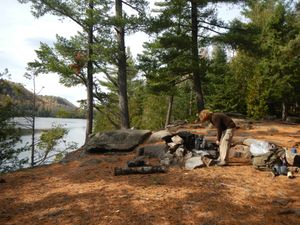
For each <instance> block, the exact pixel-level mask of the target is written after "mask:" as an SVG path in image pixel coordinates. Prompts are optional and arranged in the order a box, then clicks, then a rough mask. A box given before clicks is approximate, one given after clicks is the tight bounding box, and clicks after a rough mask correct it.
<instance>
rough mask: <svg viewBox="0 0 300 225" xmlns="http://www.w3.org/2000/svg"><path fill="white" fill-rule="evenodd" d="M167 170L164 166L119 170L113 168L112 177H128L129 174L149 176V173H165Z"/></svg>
mask: <svg viewBox="0 0 300 225" xmlns="http://www.w3.org/2000/svg"><path fill="white" fill-rule="evenodd" d="M166 172H167V168H166V167H164V166H142V167H129V168H119V167H115V169H114V175H115V176H120V175H129V174H150V173H166Z"/></svg>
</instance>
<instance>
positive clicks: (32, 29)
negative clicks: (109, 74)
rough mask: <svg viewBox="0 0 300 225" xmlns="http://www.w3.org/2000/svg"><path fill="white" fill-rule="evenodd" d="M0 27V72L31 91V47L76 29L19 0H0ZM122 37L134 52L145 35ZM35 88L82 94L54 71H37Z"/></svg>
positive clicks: (71, 96) (231, 11)
mask: <svg viewBox="0 0 300 225" xmlns="http://www.w3.org/2000/svg"><path fill="white" fill-rule="evenodd" d="M220 13H221V17H222V18H227V20H231V19H232V18H234V17H237V16H239V12H238V10H237V8H236V7H222V10H221V11H220ZM0 27H1V31H0V72H4V70H5V69H6V68H7V69H8V70H9V72H10V74H11V80H12V81H14V82H17V83H22V84H23V85H24V86H25V87H26V88H27V89H28V90H31V91H32V89H33V84H32V81H30V80H28V79H26V78H25V77H24V74H25V73H26V72H27V71H26V67H27V63H28V62H32V61H34V60H35V59H36V54H35V50H37V49H39V46H40V42H43V43H47V44H49V45H51V44H52V43H53V42H54V41H55V40H56V34H58V35H60V36H63V37H66V38H68V37H70V36H73V35H75V34H76V33H77V31H78V30H80V28H79V27H78V26H77V25H76V24H75V23H74V22H71V21H70V20H64V21H63V22H62V21H60V20H59V19H58V17H55V16H51V15H45V16H43V17H40V18H38V19H37V18H35V17H34V16H33V15H32V14H31V12H30V5H29V4H20V3H19V2H18V1H17V0H0ZM125 41H126V45H127V46H129V47H130V49H131V52H132V54H133V56H136V55H137V54H138V53H141V52H142V44H143V42H144V41H147V36H146V35H145V34H142V33H138V34H136V35H133V36H130V37H126V40H125ZM36 90H37V91H40V94H41V95H54V96H60V97H63V98H66V99H67V100H69V101H70V102H71V103H73V104H74V105H76V106H79V104H78V102H77V101H78V100H81V99H85V98H86V89H85V87H84V86H76V87H70V88H69V87H65V86H63V85H61V84H60V83H59V76H58V75H57V74H41V75H39V76H38V77H37V79H36Z"/></svg>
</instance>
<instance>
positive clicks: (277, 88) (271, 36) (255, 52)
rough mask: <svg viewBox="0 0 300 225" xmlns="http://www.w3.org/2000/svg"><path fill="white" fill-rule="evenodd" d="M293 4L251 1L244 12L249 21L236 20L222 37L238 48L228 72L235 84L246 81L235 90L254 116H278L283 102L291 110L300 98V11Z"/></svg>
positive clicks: (276, 0)
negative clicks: (298, 48) (299, 46)
mask: <svg viewBox="0 0 300 225" xmlns="http://www.w3.org/2000/svg"><path fill="white" fill-rule="evenodd" d="M290 6H291V7H289V6H288V5H286V3H285V2H284V1H280V0H263V1H250V2H249V3H248V4H247V8H245V10H244V12H243V13H244V15H245V16H246V18H247V19H248V20H246V22H241V21H235V22H234V23H233V24H232V26H231V31H230V32H229V33H228V34H227V35H225V36H223V38H224V37H225V39H224V40H226V41H227V43H229V44H231V46H233V47H234V48H237V49H238V51H237V54H236V56H235V57H234V58H233V59H232V61H231V62H230V67H229V68H230V70H229V71H230V73H232V75H233V76H232V78H233V86H237V85H235V84H234V81H235V82H237V83H239V84H243V83H244V84H243V85H238V86H240V87H241V89H240V91H239V89H235V91H236V93H237V96H242V99H244V100H246V105H247V114H248V115H249V116H251V117H254V118H263V117H264V116H265V115H267V114H273V115H274V114H275V115H278V116H279V115H280V113H279V112H280V108H281V105H282V104H288V105H289V106H290V109H292V108H294V107H296V106H295V105H296V104H295V103H296V102H297V101H298V100H299V94H298V93H299V92H298V89H299V88H298V87H299V51H297V50H296V49H297V46H298V44H299V31H300V29H299V28H300V27H299V22H298V19H299V11H297V8H294V7H293V5H290ZM297 18H298V19H297ZM291 45H293V46H294V49H293V50H292V49H290V46H291ZM225 82H226V79H225ZM233 90H234V89H233ZM237 103H238V102H237ZM238 105H240V103H238ZM242 105H243V107H244V105H245V103H243V104H242Z"/></svg>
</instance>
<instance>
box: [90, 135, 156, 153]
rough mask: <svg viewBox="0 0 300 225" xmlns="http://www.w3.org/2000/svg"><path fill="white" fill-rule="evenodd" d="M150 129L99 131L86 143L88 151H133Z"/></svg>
mask: <svg viewBox="0 0 300 225" xmlns="http://www.w3.org/2000/svg"><path fill="white" fill-rule="evenodd" d="M150 134H151V131H149V130H133V129H122V130H114V131H108V132H103V133H97V134H95V135H93V136H92V137H91V139H90V140H89V141H88V143H87V144H86V145H85V149H86V150H87V151H88V152H107V151H132V150H133V149H134V148H135V147H136V146H138V145H139V144H141V143H142V142H143V141H144V140H145V139H146V138H147V137H149V135H150Z"/></svg>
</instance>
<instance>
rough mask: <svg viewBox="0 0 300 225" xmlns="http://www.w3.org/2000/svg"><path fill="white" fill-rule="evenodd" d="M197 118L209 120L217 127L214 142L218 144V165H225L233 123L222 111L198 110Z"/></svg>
mask: <svg viewBox="0 0 300 225" xmlns="http://www.w3.org/2000/svg"><path fill="white" fill-rule="evenodd" d="M199 119H200V121H201V122H205V121H210V122H211V123H212V124H213V125H214V126H215V127H216V128H217V140H216V144H217V145H219V152H220V156H219V158H218V161H219V162H218V165H219V166H224V165H226V164H227V163H228V162H227V158H228V151H229V148H230V145H231V141H232V137H233V133H234V130H235V128H236V125H235V123H234V122H233V120H232V119H231V118H230V117H229V116H227V115H225V114H224V113H213V112H211V111H209V110H207V109H204V110H202V111H201V112H200V114H199Z"/></svg>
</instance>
